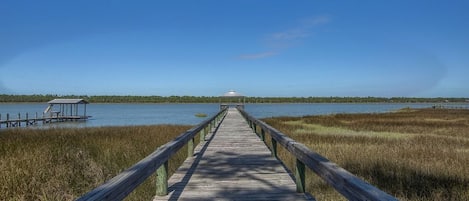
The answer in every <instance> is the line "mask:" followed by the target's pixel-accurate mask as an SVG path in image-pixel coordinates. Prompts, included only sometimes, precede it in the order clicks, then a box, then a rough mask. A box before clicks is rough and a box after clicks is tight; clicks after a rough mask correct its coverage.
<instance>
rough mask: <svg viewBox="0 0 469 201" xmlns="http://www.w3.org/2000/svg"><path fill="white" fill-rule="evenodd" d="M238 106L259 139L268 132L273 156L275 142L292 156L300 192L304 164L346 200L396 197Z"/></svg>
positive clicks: (275, 148)
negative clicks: (294, 161) (258, 128)
mask: <svg viewBox="0 0 469 201" xmlns="http://www.w3.org/2000/svg"><path fill="white" fill-rule="evenodd" d="M238 110H239V111H240V112H241V114H242V115H243V116H244V118H245V119H246V120H247V122H248V123H249V125H250V126H251V128H252V129H253V130H254V132H255V133H256V134H259V133H258V130H257V126H259V127H260V129H261V130H260V137H261V139H262V140H265V138H264V135H265V133H266V132H267V133H269V134H270V136H271V138H272V149H271V150H272V155H274V156H275V157H276V156H277V153H276V152H277V147H276V146H277V142H278V143H279V144H280V145H282V146H283V147H284V148H285V149H287V150H288V151H289V152H290V153H291V154H292V155H293V156H295V157H296V159H297V160H296V162H297V164H296V170H295V172H296V173H295V174H296V175H295V177H296V180H297V191H298V192H304V190H305V186H304V183H305V182H304V180H305V178H304V177H305V175H304V166H305V165H306V166H307V167H308V168H310V169H311V170H312V171H313V172H315V173H316V174H317V175H318V176H319V177H321V178H322V179H323V180H325V181H326V182H327V183H328V184H329V185H331V186H332V187H334V188H335V190H336V191H338V192H339V193H340V194H342V195H343V196H344V197H345V198H347V199H348V200H370V201H374V200H376V201H382V200H397V198H395V197H393V196H391V195H389V194H387V193H386V192H384V191H382V190H380V189H378V188H376V187H375V186H373V185H371V184H369V183H367V182H365V181H363V180H361V179H360V178H358V177H357V176H355V175H353V174H352V173H350V172H348V171H347V170H345V169H343V168H341V167H339V166H338V165H337V164H335V163H333V162H331V161H329V160H328V159H327V158H325V157H323V156H321V155H320V154H318V153H316V152H314V151H312V150H310V149H309V148H308V147H306V146H305V145H304V144H301V143H299V142H296V141H295V140H293V139H291V138H289V137H287V136H286V135H285V134H283V133H282V132H280V131H278V130H277V129H275V128H273V127H272V126H270V125H268V124H267V123H265V122H263V121H261V120H258V119H256V118H254V117H252V116H251V115H249V114H248V113H247V112H245V111H244V110H242V109H240V108H238Z"/></svg>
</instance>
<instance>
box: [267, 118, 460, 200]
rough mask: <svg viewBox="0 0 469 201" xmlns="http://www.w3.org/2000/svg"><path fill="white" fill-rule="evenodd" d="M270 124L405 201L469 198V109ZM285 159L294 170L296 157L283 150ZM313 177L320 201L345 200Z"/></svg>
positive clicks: (277, 120)
mask: <svg viewBox="0 0 469 201" xmlns="http://www.w3.org/2000/svg"><path fill="white" fill-rule="evenodd" d="M265 121H266V123H268V124H270V125H272V126H273V127H275V128H277V129H279V130H280V131H281V132H283V133H285V134H287V135H289V136H290V137H292V138H293V139H295V140H296V141H298V142H301V143H303V144H305V145H306V146H308V147H310V148H311V149H312V150H314V151H316V152H318V153H319V154H321V155H323V156H325V157H327V158H328V159H329V160H331V161H332V162H334V163H337V164H338V165H339V166H341V167H343V168H344V169H346V170H348V171H350V172H351V173H353V174H355V175H357V176H358V177H360V178H362V179H364V180H366V181H367V182H369V183H371V184H373V185H375V186H377V187H378V188H380V189H382V190H384V191H386V192H388V193H390V194H392V195H394V196H396V197H398V198H399V199H400V200H469V168H468V164H469V110H463V109H461V110H457V109H418V110H413V109H403V110H400V111H397V112H393V113H384V114H335V115H324V116H306V117H279V118H269V119H265ZM266 136H268V135H266ZM267 142H270V139H267ZM269 146H270V145H269ZM279 157H280V158H281V159H282V160H283V161H284V162H285V163H286V165H287V166H289V167H293V163H294V161H293V160H292V156H290V155H289V153H288V152H286V151H285V150H282V149H280V147H279ZM307 174H308V176H307V183H308V184H307V191H309V192H311V194H312V195H314V196H315V197H316V198H317V199H318V200H341V199H342V200H344V198H342V197H341V196H340V195H339V194H338V193H336V192H335V191H334V190H333V189H332V187H329V186H328V185H327V184H325V183H324V182H323V181H322V180H321V179H320V178H319V177H318V176H316V175H315V174H314V173H312V172H308V173H307Z"/></svg>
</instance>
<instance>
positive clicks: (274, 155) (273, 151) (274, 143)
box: [270, 136, 278, 158]
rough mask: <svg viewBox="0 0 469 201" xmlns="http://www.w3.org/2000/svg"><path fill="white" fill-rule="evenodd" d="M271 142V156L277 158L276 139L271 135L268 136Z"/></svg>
mask: <svg viewBox="0 0 469 201" xmlns="http://www.w3.org/2000/svg"><path fill="white" fill-rule="evenodd" d="M270 138H271V142H272V150H271V151H272V156H273V157H275V158H278V156H277V140H275V139H274V138H273V137H272V136H270Z"/></svg>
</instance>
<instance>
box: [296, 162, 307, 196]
mask: <svg viewBox="0 0 469 201" xmlns="http://www.w3.org/2000/svg"><path fill="white" fill-rule="evenodd" d="M295 180H296V192H297V193H304V192H305V164H304V163H303V162H301V161H300V160H298V159H296V165H295Z"/></svg>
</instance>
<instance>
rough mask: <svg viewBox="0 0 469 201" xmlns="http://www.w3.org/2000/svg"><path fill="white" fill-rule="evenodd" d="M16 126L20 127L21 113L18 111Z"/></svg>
mask: <svg viewBox="0 0 469 201" xmlns="http://www.w3.org/2000/svg"><path fill="white" fill-rule="evenodd" d="M16 126H17V127H21V114H20V113H19V112H18V119H17V121H16Z"/></svg>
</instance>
